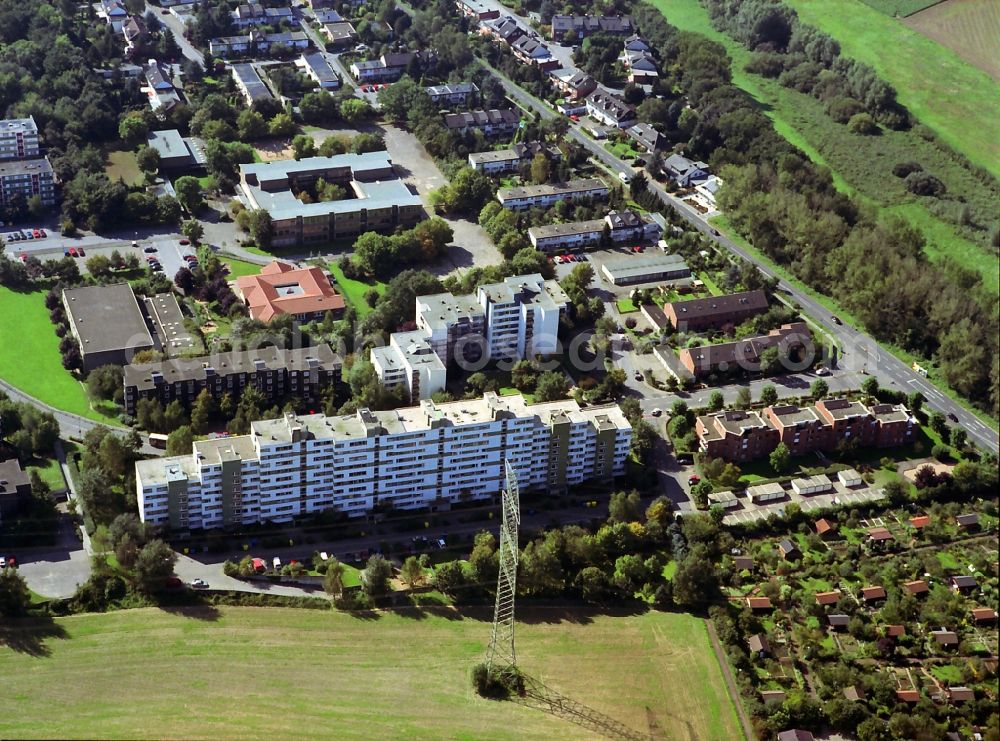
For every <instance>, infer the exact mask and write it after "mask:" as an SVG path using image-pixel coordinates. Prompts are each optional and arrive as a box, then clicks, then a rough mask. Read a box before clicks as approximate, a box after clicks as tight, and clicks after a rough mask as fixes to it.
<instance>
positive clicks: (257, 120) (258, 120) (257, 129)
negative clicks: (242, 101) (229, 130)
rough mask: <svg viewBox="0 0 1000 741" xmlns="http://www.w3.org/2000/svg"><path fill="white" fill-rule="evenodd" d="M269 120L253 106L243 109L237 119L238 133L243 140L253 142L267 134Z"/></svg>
mask: <svg viewBox="0 0 1000 741" xmlns="http://www.w3.org/2000/svg"><path fill="white" fill-rule="evenodd" d="M267 133H268V128H267V121H265V120H264V117H263V116H262V115H261V114H260V113H259V112H257V111H255V110H253V109H252V108H247V109H246V110H245V111H242V112H241V113H240V115H239V117H237V119H236V134H237V136H239V138H240V140H241V141H245V142H252V141H254V140H255V139H261V138H263V137H265V136H267Z"/></svg>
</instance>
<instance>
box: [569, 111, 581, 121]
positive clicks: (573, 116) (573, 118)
mask: <svg viewBox="0 0 1000 741" xmlns="http://www.w3.org/2000/svg"><path fill="white" fill-rule="evenodd" d="M569 120H570V121H579V120H580V117H579V116H578V115H576V114H575V113H574V114H573V115H572V116H570V117H569Z"/></svg>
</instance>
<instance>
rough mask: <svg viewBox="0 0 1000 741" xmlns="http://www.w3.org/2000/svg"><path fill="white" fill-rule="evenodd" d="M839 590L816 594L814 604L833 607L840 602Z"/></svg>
mask: <svg viewBox="0 0 1000 741" xmlns="http://www.w3.org/2000/svg"><path fill="white" fill-rule="evenodd" d="M840 596H841V594H840V590H839V589H834V590H833V591H832V592H816V604H818V605H835V604H837V602H839V601H840Z"/></svg>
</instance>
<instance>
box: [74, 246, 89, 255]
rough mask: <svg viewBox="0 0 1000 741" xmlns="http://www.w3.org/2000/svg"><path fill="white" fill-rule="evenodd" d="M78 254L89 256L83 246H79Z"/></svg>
mask: <svg viewBox="0 0 1000 741" xmlns="http://www.w3.org/2000/svg"><path fill="white" fill-rule="evenodd" d="M76 254H77V255H78V256H80V257H86V256H87V253H86V252H84V250H83V247H78V248H77V250H76Z"/></svg>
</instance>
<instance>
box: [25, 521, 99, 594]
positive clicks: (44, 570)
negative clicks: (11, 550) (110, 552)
mask: <svg viewBox="0 0 1000 741" xmlns="http://www.w3.org/2000/svg"><path fill="white" fill-rule="evenodd" d="M17 557H18V560H19V561H20V563H21V565H20V568H19V571H20V573H21V576H23V577H24V580H25V581H26V582H27V583H28V587H29V588H31V590H32V591H34V592H37V593H38V594H40V595H42V596H43V597H52V598H55V599H64V598H66V597H72V596H73V594H74V593H75V592H76V588H77V586H78V585H80V584H83V583H84V582H85V581H87V579H89V578H90V556H89V555H88V554H87V552H86V551H85V550H84V547H83V545H81V543H80V541H79V540H78V539H77V537H76V533H75V532H74V530H73V522H72V520H70V518H69V516H68V515H65V514H61V515H60V520H59V538H58V542H57V543H56V544H55V545H54V546H52V547H50V548H38V549H30V550H25V551H19V552H18V553H17Z"/></svg>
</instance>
